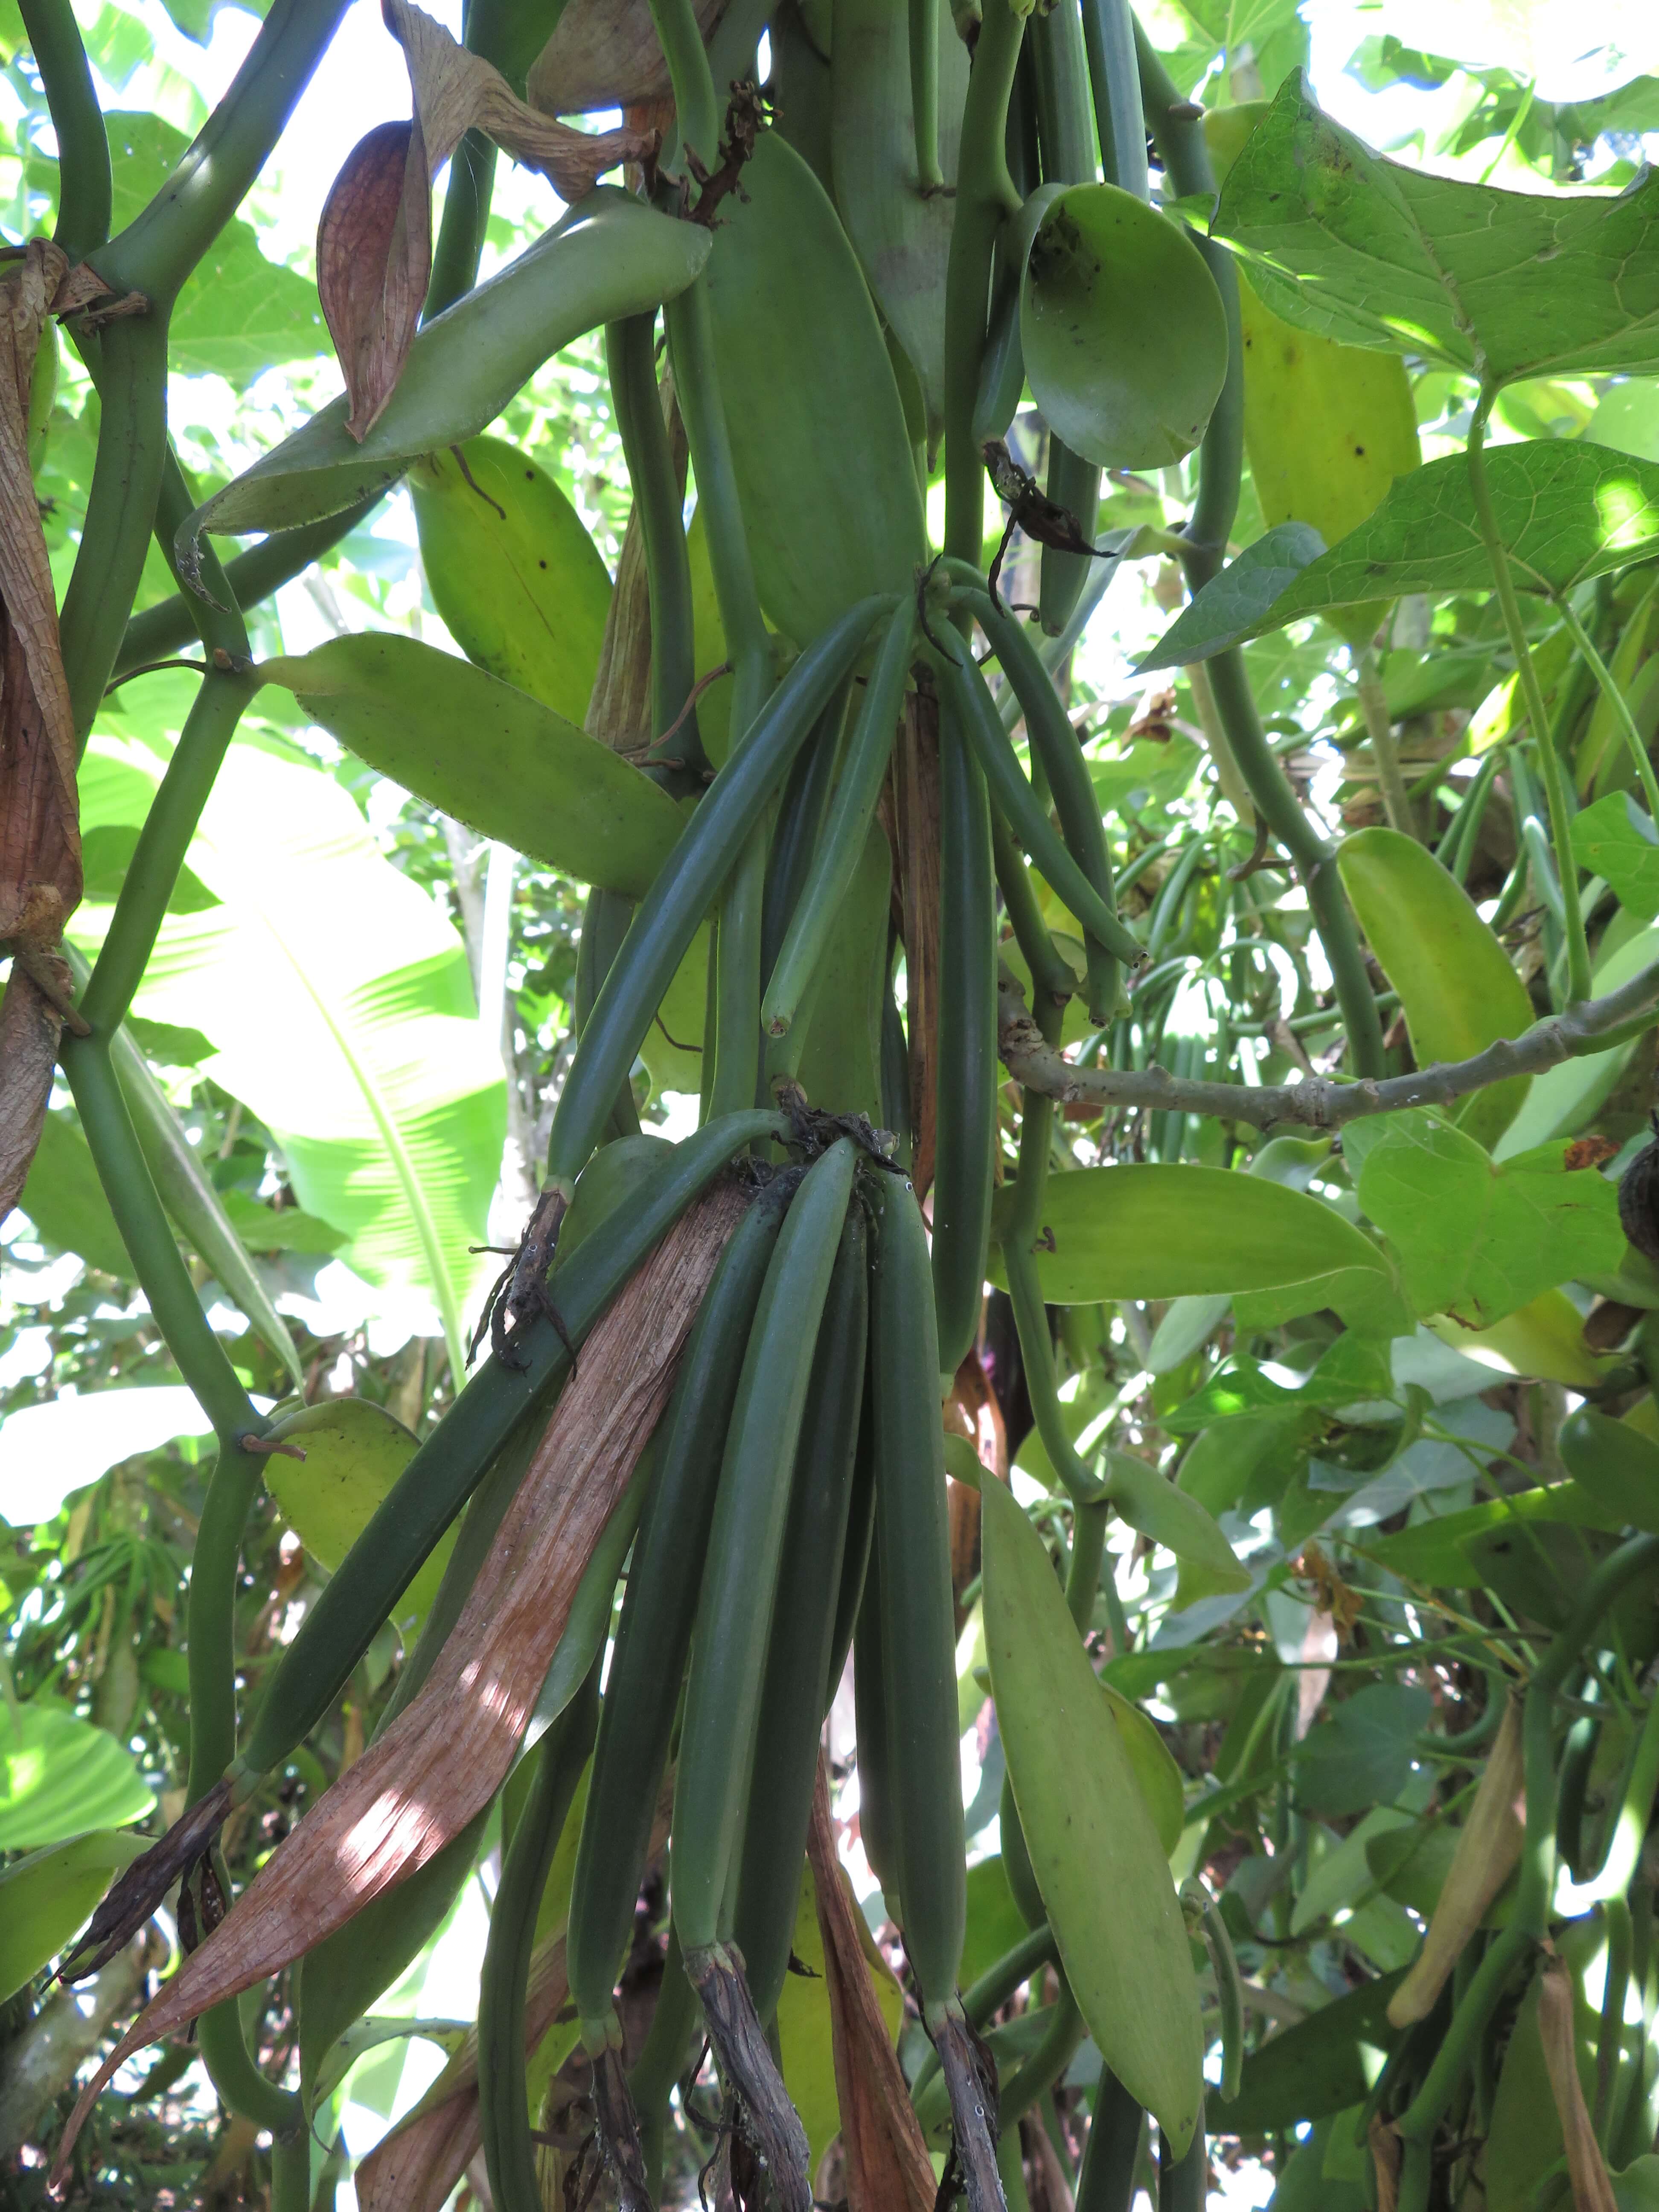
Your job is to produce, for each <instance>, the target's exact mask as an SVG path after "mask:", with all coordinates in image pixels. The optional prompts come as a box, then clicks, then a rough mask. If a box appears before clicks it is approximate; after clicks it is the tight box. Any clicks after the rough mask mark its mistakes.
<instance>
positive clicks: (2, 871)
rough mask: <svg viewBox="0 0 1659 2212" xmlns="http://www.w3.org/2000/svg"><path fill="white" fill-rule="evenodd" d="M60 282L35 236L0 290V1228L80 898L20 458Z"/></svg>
mask: <svg viewBox="0 0 1659 2212" xmlns="http://www.w3.org/2000/svg"><path fill="white" fill-rule="evenodd" d="M69 278H70V264H69V260H68V257H67V256H66V255H65V254H64V252H63V250H62V248H61V247H59V246H53V245H51V244H49V243H48V241H47V240H45V239H40V238H33V239H31V240H29V242H28V244H27V246H25V248H24V249H23V254H22V258H21V260H19V261H17V262H15V263H14V264H13V265H12V266H11V267H10V268H9V270H7V272H6V275H5V277H4V279H3V282H0V944H3V945H5V947H6V949H8V950H9V951H10V952H11V954H12V970H11V975H10V978H9V981H8V983H7V986H6V995H5V1002H4V1005H3V1007H0V1221H3V1220H4V1219H5V1218H6V1216H7V1215H8V1214H9V1212H11V1209H12V1207H13V1206H15V1204H16V1202H17V1199H18V1195H19V1194H20V1192H21V1190H22V1188H23V1183H24V1181H25V1178H26V1177H27V1174H28V1171H29V1163H30V1162H31V1161H32V1160H33V1158H34V1148H35V1146H37V1145H38V1144H39V1143H40V1125H41V1123H42V1121H44V1120H45V1118H46V1100H47V1098H48V1097H50V1095H51V1092H52V1064H53V1062H54V1060H56V1058H57V1054H58V1034H59V1030H60V1029H61V1026H62V1018H63V1013H64V1009H65V1008H66V1007H67V1006H69V1005H70V979H69V971H68V970H67V969H66V968H65V967H64V963H63V962H62V960H61V959H60V958H59V957H58V950H57V948H58V943H59V941H60V939H62V937H63V933H64V922H65V921H67V920H68V918H69V916H70V915H71V914H72V913H73V912H74V910H75V908H76V906H77V905H78V904H79V903H80V899H81V829H80V811H79V808H78V805H77V804H76V791H75V751H76V747H75V718H74V714H73V713H72V711H71V708H70V696H69V685H68V684H67V682H66V681H65V679H64V657H63V654H62V653H61V652H60V650H59V648H58V602H57V597H56V594H55V593H54V592H53V590H52V563H51V562H50V561H49V560H48V558H47V556H46V538H45V536H44V534H43V532H42V531H41V528H40V507H39V505H38V504H37V503H36V501H35V496H34V481H33V477H32V476H31V474H30V471H29V452H28V415H29V386H30V384H31V382H32V380H33V375H34V358H35V355H36V353H37V352H38V351H39V349H40V334H41V332H42V331H44V330H45V328H46V318H47V317H48V315H49V314H51V313H52V307H53V302H54V300H55V299H56V298H57V296H58V294H59V293H60V292H63V291H65V290H66V289H72V287H71V286H66V280H67V279H69ZM76 297H77V300H78V294H77V295H76Z"/></svg>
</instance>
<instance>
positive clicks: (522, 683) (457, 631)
mask: <svg viewBox="0 0 1659 2212" xmlns="http://www.w3.org/2000/svg"><path fill="white" fill-rule="evenodd" d="M409 491H410V501H411V502H412V504H413V506H414V508H415V522H416V528H417V530H418V531H419V532H420V538H421V567H422V570H423V571H424V573H425V575H426V585H427V589H428V591H429V592H431V594H432V599H433V604H434V605H435V606H436V608H437V610H438V612H439V613H440V614H441V616H442V617H443V618H444V621H445V623H446V624H447V627H448V629H449V634H450V635H451V636H452V637H453V639H454V641H455V642H456V644H457V645H459V647H460V648H461V651H462V652H463V653H465V655H466V657H467V659H469V660H471V661H476V662H477V665H478V666H479V667H480V668H484V669H488V670H489V673H490V674H491V675H492V676H499V677H500V678H501V680H502V682H503V683H505V684H516V685H517V686H518V688H519V690H520V691H527V692H529V694H530V696H531V697H532V699H539V700H540V701H541V702H542V703H543V705H544V706H547V707H550V708H552V709H553V711H554V712H555V714H562V715H563V716H564V718H565V720H567V721H568V722H574V724H575V726H577V728H578V729H580V728H581V727H582V726H584V725H585V723H586V720H587V708H588V702H589V701H590V700H591V698H592V691H593V679H594V677H595V676H596V675H597V673H598V671H599V652H600V648H601V647H602V646H603V644H604V642H605V618H606V617H607V615H608V614H609V612H610V609H611V576H610V573H609V571H608V570H607V569H606V568H605V562H604V561H603V560H602V559H601V558H600V556H599V548H598V546H597V545H595V544H594V543H593V540H592V538H590V537H589V536H588V534H587V532H586V530H585V529H584V528H583V526H582V520H581V517H580V515H579V514H578V513H577V512H576V510H575V508H574V507H572V505H571V504H570V501H568V499H567V498H566V497H565V495H564V494H563V493H562V491H561V490H560V489H559V487H558V486H557V484H556V483H554V481H553V479H552V477H550V476H548V475H547V474H545V472H544V471H542V470H541V469H538V467H537V465H536V464H535V463H534V461H532V459H530V457H529V455H528V454H527V453H521V452H520V450H519V448H518V447H516V446H509V445H508V444H507V442H506V441H505V440H504V439H501V438H474V439H473V440H472V441H471V443H470V444H468V445H466V446H465V447H459V448H458V449H457V450H456V451H454V452H447V453H428V454H427V455H426V457H425V458H424V459H422V460H420V461H417V462H416V465H415V467H414V469H413V470H412V471H410V479H409Z"/></svg>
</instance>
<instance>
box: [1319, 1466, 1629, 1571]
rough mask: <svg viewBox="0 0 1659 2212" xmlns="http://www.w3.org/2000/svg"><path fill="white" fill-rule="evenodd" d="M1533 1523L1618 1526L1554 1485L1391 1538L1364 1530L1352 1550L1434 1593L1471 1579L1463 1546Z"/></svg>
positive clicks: (1574, 1488) (1585, 1496)
mask: <svg viewBox="0 0 1659 2212" xmlns="http://www.w3.org/2000/svg"><path fill="white" fill-rule="evenodd" d="M1534 1522H1537V1523H1539V1524H1541V1526H1544V1527H1546V1528H1608V1527H1612V1528H1620V1527H1622V1526H1623V1522H1620V1521H1611V1522H1610V1521H1609V1519H1608V1516H1607V1512H1606V1510H1605V1509H1604V1508H1603V1507H1601V1506H1600V1505H1598V1504H1596V1502H1595V1499H1594V1498H1592V1497H1591V1496H1590V1495H1589V1492H1588V1491H1584V1490H1581V1489H1580V1488H1579V1486H1578V1485H1577V1483H1576V1482H1556V1483H1552V1484H1550V1485H1549V1486H1548V1487H1547V1488H1546V1489H1540V1490H1522V1491H1519V1492H1515V1493H1513V1494H1511V1495H1510V1496H1508V1497H1504V1498H1492V1500H1490V1502H1489V1503H1488V1504H1485V1505H1471V1506H1468V1507H1467V1508H1466V1509H1465V1510H1463V1511H1462V1512H1461V1513H1443V1514H1440V1515H1439V1516H1437V1518H1436V1519H1434V1520H1432V1521H1424V1522H1419V1524H1418V1526H1416V1527H1415V1528H1401V1529H1397V1530H1396V1531H1395V1534H1393V1535H1391V1536H1374V1535H1372V1534H1370V1531H1369V1530H1367V1531H1365V1532H1364V1534H1363V1536H1362V1537H1360V1538H1359V1539H1358V1540H1355V1549H1356V1550H1358V1552H1360V1553H1361V1554H1362V1556H1363V1557H1364V1558H1365V1559H1371V1560H1374V1561H1375V1562H1376V1565H1378V1566H1381V1567H1386V1568H1387V1570H1388V1571H1389V1573H1390V1574H1391V1575H1398V1576H1399V1577H1401V1580H1402V1581H1403V1582H1408V1583H1427V1584H1428V1585H1429V1586H1430V1587H1431V1588H1432V1589H1468V1587H1469V1585H1470V1583H1472V1582H1473V1581H1474V1575H1473V1573H1472V1571H1471V1570H1470V1567H1469V1560H1468V1553H1467V1552H1466V1551H1465V1550H1464V1548H1463V1547H1464V1544H1465V1542H1466V1541H1474V1539H1475V1538H1477V1537H1480V1536H1486V1535H1490V1534H1492V1533H1493V1532H1494V1531H1495V1530H1499V1529H1503V1528H1510V1527H1517V1528H1522V1527H1528V1526H1530V1525H1531V1524H1533V1523H1534ZM1544 1541H1545V1542H1546V1543H1549V1542H1550V1541H1552V1540H1551V1539H1550V1538H1549V1537H1548V1536H1546V1537H1545V1539H1544Z"/></svg>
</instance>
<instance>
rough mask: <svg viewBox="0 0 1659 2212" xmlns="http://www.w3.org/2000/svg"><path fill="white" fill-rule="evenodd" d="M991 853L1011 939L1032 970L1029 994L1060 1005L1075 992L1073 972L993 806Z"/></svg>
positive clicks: (1003, 822) (1003, 824) (1074, 975)
mask: <svg viewBox="0 0 1659 2212" xmlns="http://www.w3.org/2000/svg"><path fill="white" fill-rule="evenodd" d="M991 854H992V859H993V861H994V865H995V867H996V875H997V889H998V890H1000V892H1001V894H1002V903H1003V908H1004V910H1005V911H1006V914H1007V916H1008V922H1009V927H1011V928H1012V931H1013V933H1014V942H1015V944H1016V945H1018V947H1019V949H1020V951H1021V954H1022V955H1023V956H1024V961H1025V964H1026V966H1027V967H1028V968H1029V969H1030V971H1031V989H1032V994H1033V995H1034V996H1036V997H1047V998H1048V999H1051V1000H1053V1001H1054V1004H1055V1005H1056V1006H1063V1005H1064V1004H1065V1002H1066V1000H1067V999H1070V998H1072V997H1073V996H1075V994H1076V992H1077V975H1076V972H1075V970H1074V969H1073V968H1071V967H1070V966H1069V965H1068V963H1066V960H1065V959H1063V958H1062V957H1061V955H1060V951H1059V948H1058V947H1057V946H1056V945H1055V943H1054V935H1053V933H1052V932H1051V931H1050V929H1049V927H1048V923H1047V922H1046V921H1044V920H1043V918H1042V908H1041V907H1040V906H1039V905H1038V904H1037V896H1036V892H1035V891H1034V890H1032V889H1031V878H1030V876H1029V875H1028V874H1027V873H1026V871H1025V863H1024V860H1022V859H1021V857H1020V851H1019V848H1018V845H1017V844H1016V843H1015V842H1014V835H1013V832H1012V829H1009V827H1008V824H1007V823H1006V822H1005V821H1004V820H1003V818H1002V817H1001V816H1000V814H999V813H998V812H997V811H996V810H995V808H993V809H992V811H991Z"/></svg>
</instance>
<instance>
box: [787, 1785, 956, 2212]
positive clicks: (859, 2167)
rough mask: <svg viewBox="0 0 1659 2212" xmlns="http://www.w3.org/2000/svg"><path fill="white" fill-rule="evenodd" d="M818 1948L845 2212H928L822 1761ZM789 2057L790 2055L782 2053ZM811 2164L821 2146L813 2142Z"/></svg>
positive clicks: (816, 1803) (918, 2148)
mask: <svg viewBox="0 0 1659 2212" xmlns="http://www.w3.org/2000/svg"><path fill="white" fill-rule="evenodd" d="M806 1857H807V1865H808V1867H809V1869H810V1871H811V1886H812V1895H813V1899H814V1902H815V1904H816V1905H817V1922H818V1929H819V1934H820V1938H821V1942H822V1946H823V1974H824V1982H825V1990H826V1995H827V1996H828V1998H829V2024H830V2045H831V2052H832V2056H833V2061H834V2067H835V2091H836V2105H837V2106H838V2108H839V2117H840V2124H841V2141H842V2153H843V2154H844V2156H845V2158H846V2161H847V2202H848V2212H930V2208H931V2207H932V2205H933V2202H934V2198H935V2196H936V2194H937V2184H936V2181H935V2179H934V2175H933V2160H931V2159H930V2158H929V2156H928V2154H927V2144H926V2142H924V2140H923V2137H922V2133H921V2126H920V2124H918V2122H917V2119H916V2113H915V2106H914V2105H913V2104H912V2103H911V2101H910V2092H909V2088H908V2085H907V2083H906V2081H905V2079H904V2075H903V2071H902V2069H901V2067H900V2065H899V2062H898V2053H897V2051H896V2049H895V2048H894V2038H895V2036H896V2033H897V2030H898V2026H899V2016H900V2012H901V2010H902V2007H895V2006H894V2004H893V2002H892V2000H893V1999H894V1998H896V1997H897V1996H898V1994H899V1993H898V1990H897V1987H896V1984H894V1983H893V1978H892V1976H891V1975H890V1973H889V1972H887V1970H886V1967H885V1965H884V1962H883V1961H882V1960H880V1959H879V1957H877V1958H874V1959H872V1956H871V1951H872V1944H871V1942H870V1936H869V1931H868V1929H866V1927H865V1925H864V1916H863V1914H862V1913H861V1912H860V1911H859V1908H858V1905H857V1903H856V1901H855V1900H854V1897H853V1895H852V1892H851V1889H850V1887H849V1886H848V1881H847V1876H846V1875H845V1873H844V1872H843V1871H842V1865H841V1860H840V1857H839V1856H838V1854H837V1852H836V1836H835V1828H834V1825H833V1823H832V1821H831V1820H830V1817H829V1782H828V1778H827V1777H826V1774H825V1771H824V1765H823V1759H822V1758H820V1759H819V1761H818V1772H817V1785H816V1788H815V1790H814V1792H813V1797H812V1822H811V1827H810V1828H809V1830H808V1831H807V1838H806ZM786 2056H787V2054H786ZM813 2155H814V2158H815V2160H816V2158H817V2144H816V2142H815V2143H814V2150H813Z"/></svg>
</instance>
